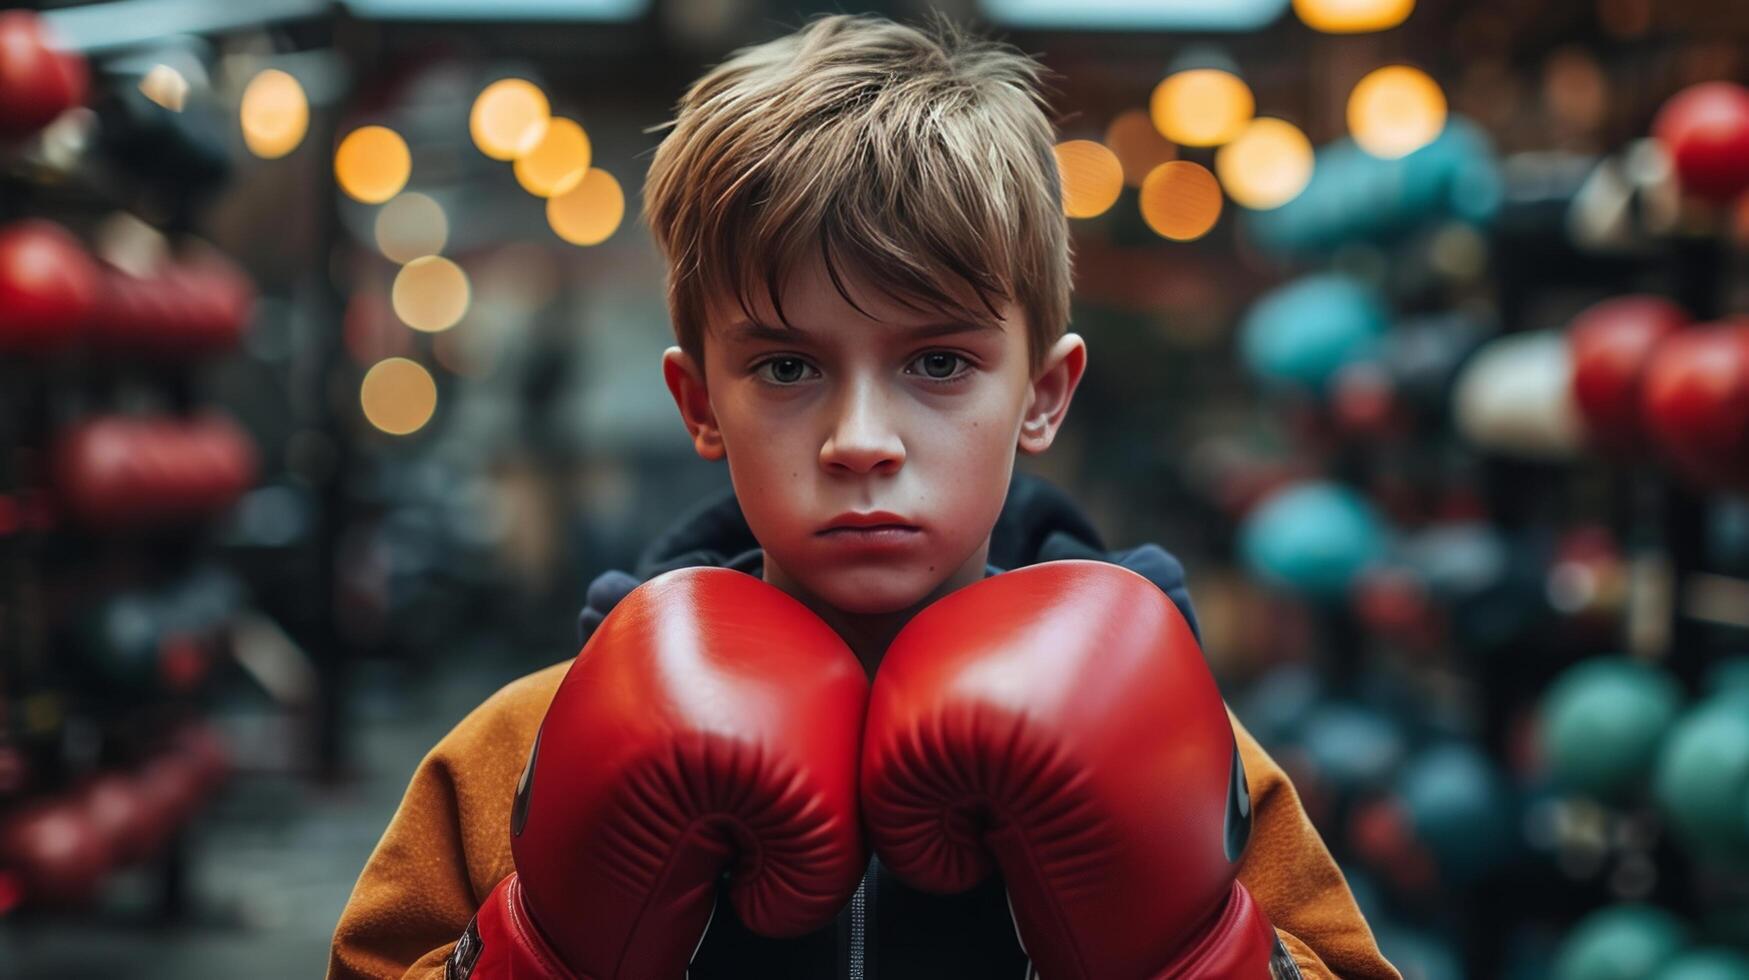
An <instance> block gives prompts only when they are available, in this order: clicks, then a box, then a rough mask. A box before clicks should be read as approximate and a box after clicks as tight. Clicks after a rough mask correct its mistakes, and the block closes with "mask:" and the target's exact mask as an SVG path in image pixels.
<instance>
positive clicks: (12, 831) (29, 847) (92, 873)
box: [0, 799, 109, 905]
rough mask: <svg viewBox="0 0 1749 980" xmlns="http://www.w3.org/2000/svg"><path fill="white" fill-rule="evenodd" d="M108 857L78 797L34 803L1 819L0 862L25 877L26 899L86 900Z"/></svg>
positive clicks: (98, 881) (51, 902)
mask: <svg viewBox="0 0 1749 980" xmlns="http://www.w3.org/2000/svg"><path fill="white" fill-rule="evenodd" d="M108 857H109V845H108V843H107V842H106V841H105V840H104V839H103V834H102V832H101V831H99V829H98V827H97V825H96V824H95V823H94V822H92V819H91V817H90V816H89V815H87V814H86V812H85V809H84V808H83V807H81V806H80V805H79V804H78V802H77V801H73V800H66V799H54V800H47V801H42V802H38V803H33V804H30V805H29V806H26V807H25V808H24V809H22V810H18V811H16V812H14V813H11V814H9V815H8V816H7V817H6V819H5V821H4V823H3V824H0V867H4V868H7V869H10V870H12V871H15V872H17V873H18V875H19V876H20V877H22V878H23V880H24V887H25V899H26V901H30V902H33V903H42V904H48V905H79V904H82V903H85V902H88V901H90V900H91V899H92V898H93V897H95V896H96V894H97V889H98V888H99V887H100V886H101V885H102V884H103V878H104V876H105V875H106V874H107V873H108V872H109V865H108Z"/></svg>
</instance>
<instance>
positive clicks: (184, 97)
mask: <svg viewBox="0 0 1749 980" xmlns="http://www.w3.org/2000/svg"><path fill="white" fill-rule="evenodd" d="M140 94H141V95H144V96H145V97H146V98H148V99H151V100H152V101H153V102H156V103H157V104H159V105H161V106H163V107H164V108H166V109H169V110H170V111H171V112H181V111H182V107H183V106H184V105H186V104H187V102H188V79H186V78H183V77H182V73H181V72H179V71H177V70H176V69H174V68H172V67H170V66H169V65H153V66H152V69H151V70H150V71H148V72H146V74H145V77H143V78H141V79H140Z"/></svg>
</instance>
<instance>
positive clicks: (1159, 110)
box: [1148, 68, 1257, 146]
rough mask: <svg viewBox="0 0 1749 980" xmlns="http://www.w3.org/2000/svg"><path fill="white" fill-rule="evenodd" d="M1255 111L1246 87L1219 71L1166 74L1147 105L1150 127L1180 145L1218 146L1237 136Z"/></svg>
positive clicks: (1248, 87) (1228, 73)
mask: <svg viewBox="0 0 1749 980" xmlns="http://www.w3.org/2000/svg"><path fill="white" fill-rule="evenodd" d="M1256 111H1257V100H1256V98H1255V97H1253V96H1252V94H1251V88H1250V86H1248V85H1246V84H1245V83H1244V81H1242V80H1241V79H1240V78H1239V77H1238V76H1237V75H1234V74H1233V73H1232V72H1227V71H1222V70H1220V69H1219V68H1191V69H1188V70H1186V71H1181V72H1176V73H1174V74H1171V75H1168V76H1166V77H1165V78H1164V79H1162V80H1161V82H1160V84H1159V85H1156V86H1154V95H1153V98H1152V99H1151V100H1150V101H1149V103H1148V114H1149V115H1150V116H1151V117H1152V118H1153V120H1154V128H1155V129H1157V130H1159V132H1160V135H1161V136H1164V137H1166V138H1167V139H1169V140H1171V141H1172V142H1174V143H1178V144H1180V145H1182V146H1219V145H1221V144H1222V143H1225V142H1227V141H1228V140H1230V139H1232V138H1233V137H1235V136H1238V135H1239V132H1240V130H1242V129H1244V128H1245V124H1246V123H1248V122H1250V121H1251V116H1252V114H1253V113H1255V112H1256Z"/></svg>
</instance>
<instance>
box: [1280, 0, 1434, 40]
mask: <svg viewBox="0 0 1749 980" xmlns="http://www.w3.org/2000/svg"><path fill="white" fill-rule="evenodd" d="M1414 10H1415V0H1294V13H1296V14H1298V15H1299V17H1300V20H1302V21H1304V22H1305V25H1306V26H1307V27H1310V28H1311V29H1312V30H1314V31H1323V32H1324V33H1326V34H1366V33H1369V32H1372V31H1386V30H1390V29H1391V28H1393V27H1396V26H1397V25H1398V24H1401V23H1402V22H1403V21H1405V20H1408V19H1409V14H1411V13H1412V12H1414Z"/></svg>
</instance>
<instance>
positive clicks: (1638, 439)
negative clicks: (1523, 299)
mask: <svg viewBox="0 0 1749 980" xmlns="http://www.w3.org/2000/svg"><path fill="white" fill-rule="evenodd" d="M1687 325H1688V314H1687V313H1685V312H1683V310H1682V308H1681V307H1679V306H1677V305H1676V304H1675V303H1672V302H1671V301H1669V300H1667V299H1664V298H1662V297H1659V296H1621V297H1617V298H1615V299H1609V300H1604V301H1603V302H1601V303H1598V304H1597V305H1595V306H1592V307H1591V308H1589V309H1587V310H1586V311H1585V312H1583V313H1581V314H1579V316H1578V317H1576V318H1574V320H1573V323H1572V325H1571V326H1570V327H1569V328H1568V331H1567V343H1568V346H1569V347H1571V349H1572V352H1573V398H1574V400H1575V401H1576V402H1578V404H1579V413H1580V414H1581V415H1582V416H1584V419H1585V428H1586V432H1587V434H1588V435H1589V437H1590V439H1591V442H1592V443H1593V444H1594V445H1596V446H1598V447H1599V448H1602V449H1605V450H1608V451H1611V452H1615V453H1620V454H1626V453H1630V452H1632V451H1634V450H1637V449H1639V448H1641V447H1642V446H1644V444H1645V441H1646V433H1645V429H1644V428H1643V427H1642V425H1641V424H1640V379H1641V376H1642V374H1643V373H1644V371H1645V369H1646V363H1647V361H1648V359H1649V358H1650V357H1651V354H1652V349H1653V348H1654V347H1656V346H1657V345H1658V343H1659V342H1660V341H1662V340H1663V339H1664V338H1665V337H1668V336H1669V335H1670V334H1672V333H1675V332H1676V331H1677V330H1679V329H1681V328H1682V327H1684V326H1687Z"/></svg>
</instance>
